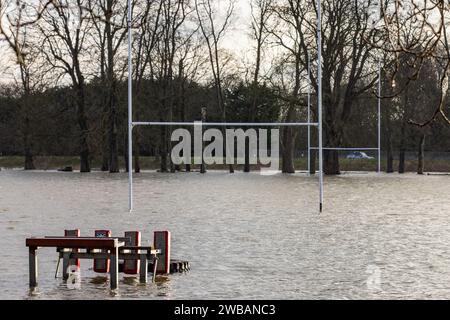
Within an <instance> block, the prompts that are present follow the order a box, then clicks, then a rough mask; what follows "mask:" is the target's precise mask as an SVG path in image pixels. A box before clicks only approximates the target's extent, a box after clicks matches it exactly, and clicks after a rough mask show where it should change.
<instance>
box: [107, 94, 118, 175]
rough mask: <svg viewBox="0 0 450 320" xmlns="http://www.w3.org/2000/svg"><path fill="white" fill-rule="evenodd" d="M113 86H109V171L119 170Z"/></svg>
mask: <svg viewBox="0 0 450 320" xmlns="http://www.w3.org/2000/svg"><path fill="white" fill-rule="evenodd" d="M113 91H114V86H113V88H111V92H110V94H111V97H110V99H111V101H110V118H109V125H110V128H109V157H110V158H109V172H110V173H117V172H119V153H118V145H117V110H116V107H117V106H116V102H115V92H113Z"/></svg>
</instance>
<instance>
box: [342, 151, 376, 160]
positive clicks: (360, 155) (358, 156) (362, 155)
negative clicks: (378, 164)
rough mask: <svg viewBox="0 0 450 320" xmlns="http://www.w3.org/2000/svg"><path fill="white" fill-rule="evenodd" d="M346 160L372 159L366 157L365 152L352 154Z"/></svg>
mask: <svg viewBox="0 0 450 320" xmlns="http://www.w3.org/2000/svg"><path fill="white" fill-rule="evenodd" d="M347 159H374V157H371V156H368V155H367V153H365V152H359V151H357V152H352V153H350V154H349V155H348V156H347Z"/></svg>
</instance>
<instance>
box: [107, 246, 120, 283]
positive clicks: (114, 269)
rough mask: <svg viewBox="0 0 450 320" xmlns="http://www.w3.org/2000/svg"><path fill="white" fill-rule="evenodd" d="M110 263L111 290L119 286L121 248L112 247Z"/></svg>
mask: <svg viewBox="0 0 450 320" xmlns="http://www.w3.org/2000/svg"><path fill="white" fill-rule="evenodd" d="M110 260H111V262H110V263H111V264H110V270H109V271H110V282H111V290H115V289H117V287H118V286H119V248H118V247H115V248H114V249H111V259H110Z"/></svg>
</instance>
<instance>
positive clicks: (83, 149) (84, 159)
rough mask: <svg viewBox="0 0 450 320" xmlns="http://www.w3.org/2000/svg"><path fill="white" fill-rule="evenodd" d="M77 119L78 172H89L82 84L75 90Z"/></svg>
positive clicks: (87, 131)
mask: <svg viewBox="0 0 450 320" xmlns="http://www.w3.org/2000/svg"><path fill="white" fill-rule="evenodd" d="M77 118H78V125H79V127H80V172H91V165H90V159H89V145H88V135H89V128H88V124H87V117H86V111H85V96H84V84H83V83H80V84H79V86H78V88H77Z"/></svg>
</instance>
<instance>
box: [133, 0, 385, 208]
mask: <svg viewBox="0 0 450 320" xmlns="http://www.w3.org/2000/svg"><path fill="white" fill-rule="evenodd" d="M127 1H128V7H127V10H128V14H127V16H128V17H127V23H128V24H127V27H128V209H129V211H130V212H132V211H133V128H134V127H136V126H195V125H200V124H201V125H202V126H214V127H228V126H229V127H258V126H260V127H296V126H297V127H300V126H303V127H305V126H306V127H308V173H309V172H310V158H311V150H318V153H319V211H320V212H322V210H323V203H324V190H323V189H324V188H323V184H324V183H323V182H324V181H323V180H324V172H323V151H324V150H378V172H380V171H381V165H380V158H381V144H380V142H381V130H380V127H381V121H380V119H381V117H380V106H381V61H380V62H379V64H378V68H379V75H378V77H379V78H378V148H324V147H323V120H322V109H323V107H322V100H323V99H322V63H321V62H322V23H321V21H322V8H321V0H316V1H317V48H318V52H317V83H318V90H317V91H318V93H317V105H318V110H317V114H318V116H317V118H318V122H317V123H315V122H312V121H311V87H312V85H311V82H310V76H311V61H310V57H309V54H308V87H309V89H308V120H307V122H295V123H217V122H133V92H132V88H133V82H132V81H133V79H132V78H133V77H132V75H133V61H132V44H133V33H132V6H131V4H132V0H127ZM311 127H316V128H317V129H318V147H317V148H313V147H311Z"/></svg>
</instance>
